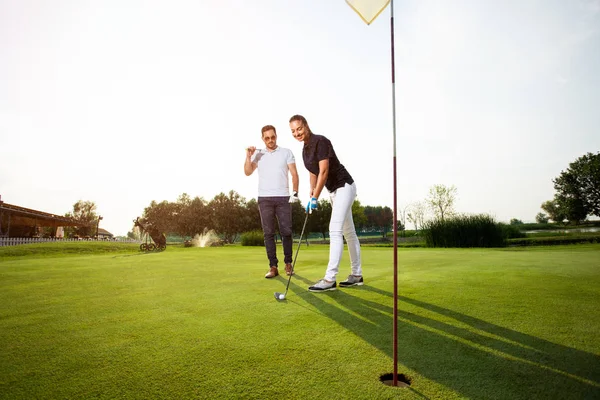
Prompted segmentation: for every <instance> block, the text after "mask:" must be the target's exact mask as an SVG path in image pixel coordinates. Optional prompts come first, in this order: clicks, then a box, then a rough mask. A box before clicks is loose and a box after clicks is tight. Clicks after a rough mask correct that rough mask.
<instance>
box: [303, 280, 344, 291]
mask: <svg viewBox="0 0 600 400" xmlns="http://www.w3.org/2000/svg"><path fill="white" fill-rule="evenodd" d="M336 285H337V284H336V283H335V281H333V282H327V281H326V280H325V279H321V280H320V281H319V282H317V283H315V284H314V285H312V286H311V287H309V288H308V291H309V292H325V291H327V290H335V289H336Z"/></svg>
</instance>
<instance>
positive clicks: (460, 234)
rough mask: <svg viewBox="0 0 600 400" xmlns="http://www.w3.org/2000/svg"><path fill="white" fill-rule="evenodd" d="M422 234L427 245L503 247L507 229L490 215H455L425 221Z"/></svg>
mask: <svg viewBox="0 0 600 400" xmlns="http://www.w3.org/2000/svg"><path fill="white" fill-rule="evenodd" d="M423 236H424V237H425V244H426V246H427V247H504V246H506V238H507V236H508V231H507V229H506V225H504V226H503V225H502V224H499V223H496V221H495V220H494V218H493V217H491V216H490V215H486V214H479V215H457V216H455V217H452V218H448V219H445V220H441V219H436V220H433V221H429V222H427V223H426V224H425V227H424V230H423Z"/></svg>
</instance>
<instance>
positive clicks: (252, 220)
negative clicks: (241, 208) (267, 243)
mask: <svg viewBox="0 0 600 400" xmlns="http://www.w3.org/2000/svg"><path fill="white" fill-rule="evenodd" d="M292 227H293V219H292ZM256 230H262V223H261V220H260V210H259V209H258V201H257V200H256V199H250V200H248V202H247V203H246V212H245V213H244V227H243V231H244V232H249V231H256Z"/></svg>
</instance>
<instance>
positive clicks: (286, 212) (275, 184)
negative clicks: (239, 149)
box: [244, 125, 299, 278]
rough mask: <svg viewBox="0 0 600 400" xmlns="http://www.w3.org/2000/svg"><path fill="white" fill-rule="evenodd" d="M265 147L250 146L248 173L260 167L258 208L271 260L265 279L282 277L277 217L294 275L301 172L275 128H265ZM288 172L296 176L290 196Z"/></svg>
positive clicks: (288, 271) (288, 265) (289, 271)
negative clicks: (294, 231)
mask: <svg viewBox="0 0 600 400" xmlns="http://www.w3.org/2000/svg"><path fill="white" fill-rule="evenodd" d="M261 132H262V140H263V142H264V143H265V148H264V149H262V150H260V149H259V150H258V151H257V149H256V147H254V146H250V147H248V148H247V149H246V162H245V163H244V173H245V174H246V176H250V175H252V173H253V172H254V170H255V169H257V168H258V209H259V211H260V220H261V223H262V229H263V233H264V237H265V247H266V250H267V257H268V258H269V272H267V274H266V275H265V278H274V277H276V276H277V275H279V271H278V262H279V260H278V259H277V248H276V246H275V218H277V221H278V223H279V233H280V234H281V241H282V242H283V256H284V262H285V272H286V274H287V275H291V274H292V206H291V203H293V202H295V201H299V200H298V171H297V170H296V161H295V159H294V154H293V153H292V151H291V150H289V149H284V148H283V147H279V146H277V132H276V130H275V127H274V126H272V125H266V126H264V127H263V128H262V129H261ZM288 173H289V174H291V175H292V188H293V191H292V192H293V193H292V195H291V196H290V194H289V193H290V187H289V181H288Z"/></svg>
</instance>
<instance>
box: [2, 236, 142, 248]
mask: <svg viewBox="0 0 600 400" xmlns="http://www.w3.org/2000/svg"><path fill="white" fill-rule="evenodd" d="M84 241H85V242H119V243H141V242H140V241H139V240H135V239H124V240H120V239H118V240H114V239H58V238H6V237H5V238H3V237H0V247H2V246H16V245H18V244H29V243H47V242H84Z"/></svg>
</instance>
